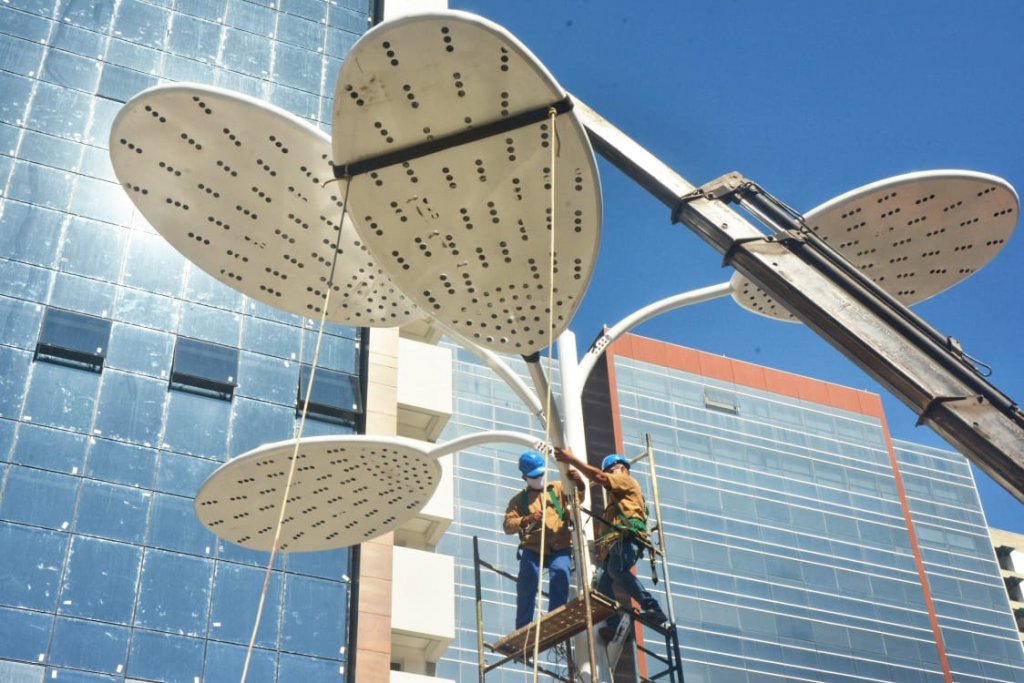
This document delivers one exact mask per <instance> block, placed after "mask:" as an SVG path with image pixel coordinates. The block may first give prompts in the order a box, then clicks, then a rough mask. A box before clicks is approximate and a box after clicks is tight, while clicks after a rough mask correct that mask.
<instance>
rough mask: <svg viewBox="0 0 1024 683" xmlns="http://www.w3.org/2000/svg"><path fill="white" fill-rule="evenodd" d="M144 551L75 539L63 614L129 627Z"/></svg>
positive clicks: (90, 540)
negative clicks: (127, 625)
mask: <svg viewBox="0 0 1024 683" xmlns="http://www.w3.org/2000/svg"><path fill="white" fill-rule="evenodd" d="M141 563H142V548H140V547H138V546H134V545H127V544H125V543H115V542H114V541H105V540H103V539H99V538H89V537H88V536H75V537H74V540H73V541H72V544H71V554H70V557H69V559H68V565H67V576H66V577H65V579H64V588H63V591H62V593H61V606H60V612H61V614H67V615H70V616H76V617H85V618H88V619H99V620H102V621H108V622H112V623H115V624H128V623H130V621H131V618H132V606H133V605H134V603H135V592H136V589H137V586H138V581H139V567H140V565H141Z"/></svg>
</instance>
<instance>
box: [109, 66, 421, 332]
mask: <svg viewBox="0 0 1024 683" xmlns="http://www.w3.org/2000/svg"><path fill="white" fill-rule="evenodd" d="M330 151H331V146H330V139H329V138H328V137H327V136H326V135H325V134H323V133H321V132H320V131H318V130H316V129H315V128H313V127H311V126H309V125H308V124H306V123H305V122H303V121H301V120H299V119H298V118H296V117H294V116H292V115H290V114H288V113H287V112H284V111H282V110H280V109H277V108H274V107H271V106H270V105H267V104H265V103H262V102H260V101H258V100H254V99H251V98H248V97H245V96H243V95H238V94H234V93H230V92H227V91H224V90H219V89H216V88H210V87H206V86H201V85H169V86H160V87H157V88H152V89H150V90H147V91H144V92H142V93H140V94H139V95H138V96H136V97H135V98H133V99H132V100H130V101H129V102H128V103H127V104H125V106H124V107H123V108H122V109H121V111H120V113H119V114H118V116H117V118H116V119H115V120H114V125H113V127H112V130H111V133H110V157H111V160H112V162H113V165H114V171H115V172H116V174H117V177H118V179H119V180H120V181H121V184H122V185H123V186H124V188H125V190H126V191H127V192H128V195H129V196H130V197H131V199H132V201H133V202H135V205H136V206H138V208H139V210H140V211H141V212H142V214H143V215H144V216H145V217H146V219H147V220H148V221H149V222H150V223H151V224H152V225H153V227H154V228H156V229H157V230H158V231H159V232H160V234H162V235H163V236H164V237H165V238H166V239H167V241H169V242H170V243H171V244H172V245H173V246H174V247H175V248H176V249H177V250H178V251H180V252H181V253H182V254H183V255H184V256H185V257H186V258H188V259H189V260H190V261H192V262H193V263H195V264H196V265H198V266H199V267H200V268H202V269H203V270H205V271H206V272H207V273H210V274H211V275H213V276H214V277H215V278H217V279H218V280H220V281H221V282H223V283H225V284H227V285H229V286H231V287H233V288H235V289H237V290H239V291H240V292H242V293H243V294H246V295H248V296H251V297H253V298H255V299H258V300H260V301H262V302H264V303H267V304H270V305H272V306H275V307H277V308H281V309H284V310H286V311H289V312H291V313H297V314H299V315H303V316H309V317H317V316H319V315H320V312H321V307H322V305H323V300H324V294H325V292H326V290H327V286H328V281H329V280H330V277H331V266H332V263H333V262H334V259H335V258H337V260H338V263H337V268H336V271H335V273H334V280H333V288H334V292H333V293H332V294H331V301H330V305H329V309H330V310H329V312H328V319H330V320H331V321H334V322H341V323H347V324H354V325H361V326H396V325H401V324H403V323H406V322H408V321H409V320H411V319H413V318H414V317H418V313H417V312H416V310H415V306H414V304H412V302H411V301H409V300H408V299H407V298H406V297H405V296H403V295H402V293H401V292H400V291H399V290H398V288H397V287H396V286H395V285H394V283H392V282H391V280H390V278H389V277H388V276H387V275H386V274H385V273H384V272H383V271H382V270H381V269H380V267H379V266H378V265H377V263H376V262H375V261H374V260H373V258H372V257H371V256H370V255H369V252H368V251H367V250H366V248H365V246H363V245H362V243H361V242H360V240H359V237H358V234H357V233H356V231H355V228H354V227H353V226H352V224H351V221H349V220H348V219H346V221H345V225H344V227H343V228H342V229H341V239H340V243H339V241H338V230H339V225H338V223H339V222H340V220H341V215H342V199H343V195H344V187H343V186H342V185H341V184H340V183H338V182H336V181H334V176H333V173H332V171H331V167H330ZM328 181H330V182H328ZM325 183H326V185H325ZM335 244H338V250H337V255H335V253H334V245H335Z"/></svg>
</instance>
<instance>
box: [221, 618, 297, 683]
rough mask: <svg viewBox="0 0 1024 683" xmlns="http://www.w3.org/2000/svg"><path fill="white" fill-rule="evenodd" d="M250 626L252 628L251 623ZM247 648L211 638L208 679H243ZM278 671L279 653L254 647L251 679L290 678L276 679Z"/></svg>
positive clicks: (250, 662)
mask: <svg viewBox="0 0 1024 683" xmlns="http://www.w3.org/2000/svg"><path fill="white" fill-rule="evenodd" d="M249 628H250V629H251V628H252V625H251V624H250V626H249ZM210 637H211V638H216V637H217V636H216V634H210ZM246 642H248V641H246ZM246 650H247V648H246V647H245V646H242V645H230V644H228V643H218V642H217V641H215V640H211V641H210V642H209V643H208V644H207V645H206V668H205V672H206V680H207V681H237V680H241V678H242V669H243V668H244V667H245V656H246ZM276 671H277V653H275V652H273V651H270V650H264V649H261V648H259V647H256V648H253V651H252V657H251V658H250V660H249V680H252V681H273V680H280V681H282V682H283V681H286V680H288V679H285V678H277V679H275V676H276ZM306 680H314V679H306Z"/></svg>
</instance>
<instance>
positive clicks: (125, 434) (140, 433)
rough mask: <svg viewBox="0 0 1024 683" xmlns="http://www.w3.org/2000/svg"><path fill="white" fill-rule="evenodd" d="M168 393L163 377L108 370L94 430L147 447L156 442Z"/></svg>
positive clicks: (98, 433) (94, 431)
mask: <svg viewBox="0 0 1024 683" xmlns="http://www.w3.org/2000/svg"><path fill="white" fill-rule="evenodd" d="M166 396H167V390H166V385H165V384H164V383H163V381H161V380H158V379H154V378H152V377H146V376H144V375H134V374H130V373H127V372H121V371H119V370H110V371H108V372H107V373H106V378H105V379H104V381H103V390H102V392H101V394H100V405H99V409H98V410H97V411H96V425H95V429H94V430H93V433H95V434H97V435H103V436H106V437H108V438H112V439H117V440H119V441H130V442H133V443H138V444H142V445H145V446H153V445H156V444H157V443H158V440H159V438H160V428H161V426H162V417H163V409H164V400H165V398H166Z"/></svg>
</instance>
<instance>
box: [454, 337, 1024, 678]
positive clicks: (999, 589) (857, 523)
mask: <svg viewBox="0 0 1024 683" xmlns="http://www.w3.org/2000/svg"><path fill="white" fill-rule="evenodd" d="M609 359H610V360H609V361H608V362H606V363H603V364H602V365H600V366H599V367H598V369H597V370H596V371H595V373H594V375H593V377H592V378H591V381H590V382H589V383H588V385H587V389H586V391H585V397H584V406H585V412H586V422H587V429H588V450H589V456H590V459H591V461H592V462H594V463H597V462H599V461H600V458H601V457H603V456H604V455H605V454H607V453H609V452H613V451H618V452H625V453H626V454H628V455H629V456H630V457H632V456H635V455H638V454H640V452H641V451H642V450H643V447H644V443H645V435H646V434H648V433H649V434H651V437H652V440H653V445H654V449H655V454H656V456H655V457H656V461H657V467H658V475H659V483H660V492H661V501H662V514H663V516H664V527H665V531H666V535H667V539H666V543H667V551H668V556H669V560H670V575H671V580H672V594H673V596H674V600H675V601H674V608H675V614H676V619H677V624H678V628H679V638H680V643H681V645H682V650H683V659H684V675H685V679H686V681H687V682H688V683H695V682H709V683H719V682H721V681H728V682H734V681H736V682H743V683H747V682H750V683H753V682H755V681H756V682H761V681H763V682H765V683H770V682H775V681H835V682H837V683H839V682H844V681H845V682H849V683H853V682H855V681H856V682H860V681H943V680H946V670H947V669H948V671H949V673H950V674H951V676H952V679H953V680H956V681H978V682H979V683H980V682H981V681H1009V682H1020V681H1024V651H1022V648H1021V645H1020V641H1019V640H1018V638H1017V633H1016V628H1015V626H1014V623H1013V620H1012V615H1011V612H1010V608H1009V604H1008V601H1007V597H1006V592H1005V590H1004V587H1003V584H1002V581H1001V579H1000V575H999V569H998V566H997V564H996V559H995V556H994V553H993V551H992V547H991V544H990V542H989V540H988V532H987V527H986V523H985V519H984V516H983V514H982V512H981V505H980V501H979V498H978V494H977V491H976V488H975V485H974V481H973V478H972V475H971V471H970V468H969V466H968V463H967V461H966V459H965V458H963V457H962V456H961V455H959V454H957V453H953V452H950V451H946V450H941V449H935V448H930V447H925V446H920V445H917V444H913V443H909V442H901V441H895V440H893V439H891V438H890V436H889V433H888V429H887V426H886V422H885V416H884V414H883V413H882V411H881V401H880V399H879V397H878V396H877V395H874V394H869V393H866V392H861V391H855V390H853V389H848V388H845V387H840V386H836V385H832V384H828V383H825V382H820V381H816V380H811V379H807V378H803V377H798V376H795V375H790V374H787V373H782V372H778V371H775V370H772V369H769V368H763V367H760V366H756V365H751V364H748V363H741V362H737V361H731V360H728V359H725V358H723V357H721V356H714V355H711V354H705V353H700V352H697V351H692V350H689V349H683V348H681V347H677V346H672V345H669V344H665V343H662V342H657V341H652V340H648V339H644V338H641V337H636V336H627V337H625V338H624V339H622V340H620V341H619V342H618V343H617V344H615V345H613V346H612V347H611V351H610V352H609ZM454 385H455V399H456V405H455V413H454V415H453V417H452V421H451V423H450V424H449V427H448V430H449V434H448V436H455V435H461V434H463V433H468V432H472V431H476V430H479V429H485V428H496V427H497V428H518V429H522V428H524V427H529V426H531V425H532V427H533V428H534V429H535V430H536V429H537V425H536V422H535V421H533V420H532V419H531V417H530V416H529V415H528V414H527V412H526V411H525V410H524V409H523V408H522V406H521V405H520V404H519V402H518V400H517V399H516V398H515V396H514V395H513V394H512V392H511V391H510V390H508V389H507V388H505V387H504V385H502V384H501V383H500V381H499V380H497V379H496V378H494V377H493V375H491V374H490V373H489V371H488V370H487V369H486V368H483V367H481V366H480V365H479V364H478V363H477V362H475V361H474V360H473V359H472V357H471V356H469V355H467V354H465V353H464V352H459V353H458V355H457V360H456V363H455V382H454ZM538 433H539V432H538ZM515 455H516V453H514V452H512V451H509V450H507V449H494V450H484V449H474V450H473V451H468V452H463V453H460V454H458V455H457V456H456V459H455V477H456V481H455V487H456V496H457V501H458V505H457V509H456V518H455V520H454V522H453V524H452V527H451V529H450V531H449V534H448V536H447V537H446V539H445V541H444V542H443V543H442V546H441V547H442V548H443V547H445V546H446V547H447V552H450V553H452V554H454V555H455V556H456V563H457V577H458V585H457V586H456V596H457V599H456V601H457V610H458V611H457V624H456V626H457V634H456V642H455V643H454V644H453V647H452V648H451V649H449V651H448V653H447V655H446V658H445V659H444V660H443V661H442V662H441V663H440V664H439V666H438V673H439V674H442V672H443V675H446V676H449V677H452V678H455V679H456V680H470V679H474V676H475V675H476V639H475V638H476V636H475V625H476V622H475V615H474V609H475V607H474V602H473V576H472V546H471V537H472V536H474V535H477V536H480V539H481V553H482V554H483V555H484V556H485V557H484V559H488V560H489V561H491V562H495V563H497V564H499V565H500V566H502V567H504V568H506V569H510V570H511V571H513V572H514V571H515V569H516V563H515V544H516V543H515V541H516V539H515V538H514V537H509V536H504V535H503V534H502V533H501V530H500V524H501V517H502V513H503V512H504V506H505V504H506V503H507V501H508V499H509V497H511V496H512V495H513V494H514V493H515V491H517V490H519V489H520V488H521V481H520V480H519V478H518V476H517V475H518V472H517V471H516V469H515ZM633 472H634V475H635V476H637V478H638V479H639V480H640V482H641V484H642V485H643V487H644V489H645V491H646V492H647V494H648V500H649V501H650V500H651V495H650V494H651V482H650V479H649V468H648V466H647V465H646V464H644V463H638V464H637V465H636V466H635V467H634V470H633ZM908 518H909V520H910V521H911V522H912V525H909V524H908ZM642 573H644V574H646V563H645V565H644V568H643V571H642ZM488 574H491V573H490V572H484V575H483V582H484V601H485V606H484V623H485V626H486V633H485V640H487V641H488V642H493V640H495V639H496V638H497V637H499V636H501V635H505V634H507V633H509V632H510V631H511V630H512V619H513V615H512V612H513V610H514V608H513V605H514V603H515V600H514V597H515V589H514V586H513V585H512V584H511V582H509V581H506V580H504V579H499V578H497V577H495V576H494V575H493V574H491V576H488ZM922 577H924V578H925V579H926V582H925V581H923V580H922ZM644 581H645V582H647V583H648V585H650V584H649V579H646V578H645V579H644ZM925 585H927V587H928V589H930V590H926V589H925V588H924V586H925ZM655 593H656V594H657V595H658V597H659V599H661V600H662V601H664V599H665V595H664V593H663V592H660V591H658V590H656V591H655ZM937 634H938V635H937ZM647 645H648V646H649V647H651V648H652V649H655V650H657V649H658V643H651V642H650V641H648V643H647ZM637 666H638V667H639V668H641V670H642V667H643V666H644V662H643V661H642V660H641V661H639V662H637ZM659 668H660V667H652V670H654V671H656V670H659ZM491 675H493V676H494V677H495V680H498V681H520V680H523V681H525V680H528V678H529V675H530V674H529V673H528V672H527V671H526V670H524V669H522V668H518V667H516V666H515V665H508V666H506V667H504V668H503V669H500V670H498V671H496V672H494V674H491ZM491 675H489V676H488V678H489V679H490V676H491Z"/></svg>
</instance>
